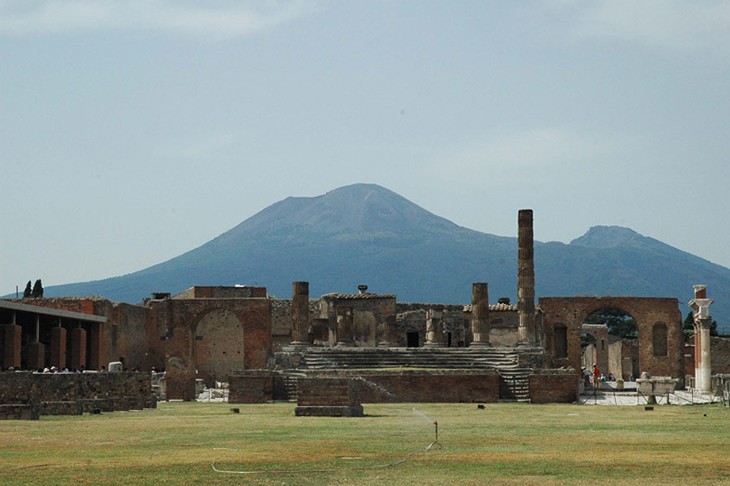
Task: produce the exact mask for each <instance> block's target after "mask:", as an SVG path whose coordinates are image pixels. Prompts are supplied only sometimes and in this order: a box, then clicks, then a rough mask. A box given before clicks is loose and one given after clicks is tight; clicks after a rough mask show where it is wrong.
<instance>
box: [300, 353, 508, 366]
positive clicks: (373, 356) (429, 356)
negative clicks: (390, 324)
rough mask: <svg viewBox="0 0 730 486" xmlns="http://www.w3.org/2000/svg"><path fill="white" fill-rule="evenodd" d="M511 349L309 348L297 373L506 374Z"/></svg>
mask: <svg viewBox="0 0 730 486" xmlns="http://www.w3.org/2000/svg"><path fill="white" fill-rule="evenodd" d="M517 363H518V354H517V353H516V352H515V351H514V350H512V349H511V348H485V349H472V348H382V349H378V348H311V349H308V350H306V352H305V353H304V355H303V359H302V362H301V363H300V365H299V368H298V369H300V370H330V369H382V368H415V369H460V370H480V369H492V370H503V369H505V370H507V369H516V368H517V367H518V364H517Z"/></svg>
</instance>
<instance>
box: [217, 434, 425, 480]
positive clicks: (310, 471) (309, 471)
mask: <svg viewBox="0 0 730 486" xmlns="http://www.w3.org/2000/svg"><path fill="white" fill-rule="evenodd" d="M436 444H438V440H435V441H433V442H431V443H430V444H428V445H427V446H426V447H425V448H424V449H418V450H416V451H412V452H409V453H408V454H407V455H406V457H404V458H403V459H401V460H400V461H395V462H389V463H388V464H376V465H374V466H358V467H342V468H329V469H290V470H281V471H229V470H226V469H218V468H217V467H216V463H217V462H218V461H219V460H221V459H223V458H224V457H227V456H229V455H231V454H233V453H234V452H238V449H228V448H225V447H216V448H215V449H214V450H226V451H231V452H228V453H226V454H223V455H222V456H220V457H217V458H215V459H214V460H213V464H212V465H211V467H212V468H213V470H214V471H215V472H217V473H224V474H314V473H329V472H341V471H364V470H367V469H384V468H386V467H394V466H398V465H400V464H403V463H404V462H406V461H407V460H408V459H410V458H411V456H413V455H415V454H418V453H419V452H428V451H429V450H431V448H432V447H433V446H434V445H436Z"/></svg>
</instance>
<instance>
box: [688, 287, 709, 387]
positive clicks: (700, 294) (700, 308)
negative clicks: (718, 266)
mask: <svg viewBox="0 0 730 486" xmlns="http://www.w3.org/2000/svg"><path fill="white" fill-rule="evenodd" d="M694 290H695V298H694V299H692V300H691V301H690V302H689V305H690V307H692V310H694V328H695V388H696V389H698V390H699V391H701V392H705V393H709V392H711V391H712V356H711V353H710V326H711V325H712V316H710V304H712V303H713V302H714V300H713V299H708V298H707V286H706V285H695V286H694ZM698 348H699V352H698ZM697 358H699V360H698V359H697Z"/></svg>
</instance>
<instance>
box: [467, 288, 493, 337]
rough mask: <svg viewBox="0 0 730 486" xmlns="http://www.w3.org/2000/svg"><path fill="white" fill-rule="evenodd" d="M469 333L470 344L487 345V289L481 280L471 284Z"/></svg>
mask: <svg viewBox="0 0 730 486" xmlns="http://www.w3.org/2000/svg"><path fill="white" fill-rule="evenodd" d="M471 334H472V337H473V340H472V342H471V344H470V346H473V347H485V346H489V290H488V288H487V284H486V283H483V282H480V283H474V284H473V285H472V292H471Z"/></svg>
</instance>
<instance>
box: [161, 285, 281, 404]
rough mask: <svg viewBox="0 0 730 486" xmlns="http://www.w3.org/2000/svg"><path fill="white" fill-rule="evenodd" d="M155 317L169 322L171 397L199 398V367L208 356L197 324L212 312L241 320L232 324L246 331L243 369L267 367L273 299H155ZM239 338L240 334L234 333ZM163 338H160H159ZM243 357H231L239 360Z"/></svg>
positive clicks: (167, 344) (237, 330)
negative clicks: (200, 346)
mask: <svg viewBox="0 0 730 486" xmlns="http://www.w3.org/2000/svg"><path fill="white" fill-rule="evenodd" d="M150 304H151V306H152V309H153V310H154V311H155V313H156V316H157V317H156V318H155V320H156V321H157V323H158V327H157V329H158V332H159V322H160V321H161V320H164V323H165V334H164V338H165V339H164V340H165V353H166V360H165V361H166V362H165V369H166V371H167V377H166V381H167V398H168V399H183V400H194V399H195V379H196V373H195V370H196V369H197V367H198V366H199V365H201V366H206V365H207V362H206V361H205V360H206V359H208V358H207V357H206V356H205V355H203V356H197V355H196V352H195V349H196V348H195V344H196V343H197V342H198V341H196V339H197V338H198V337H201V338H202V339H205V335H201V336H198V334H197V327H198V325H199V324H200V323H201V322H202V321H204V318H205V317H206V315H208V314H210V313H212V312H222V311H224V312H226V313H229V314H231V315H232V316H235V319H236V320H237V321H238V323H240V325H237V326H230V327H228V328H226V329H228V330H229V331H230V332H235V333H242V334H243V350H242V356H243V360H242V362H243V369H245V370H254V369H265V368H266V364H267V359H268V357H269V355H270V349H271V348H270V346H271V300H270V299H258V298H256V299H191V300H175V299H166V300H161V301H152V302H151V303H150ZM231 338H232V339H233V338H237V336H231ZM158 339H159V338H158ZM221 339H222V340H225V335H219V334H216V340H221ZM239 358H240V356H239V355H238V354H236V355H235V356H233V357H231V359H235V360H236V361H237V362H238V360H239Z"/></svg>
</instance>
